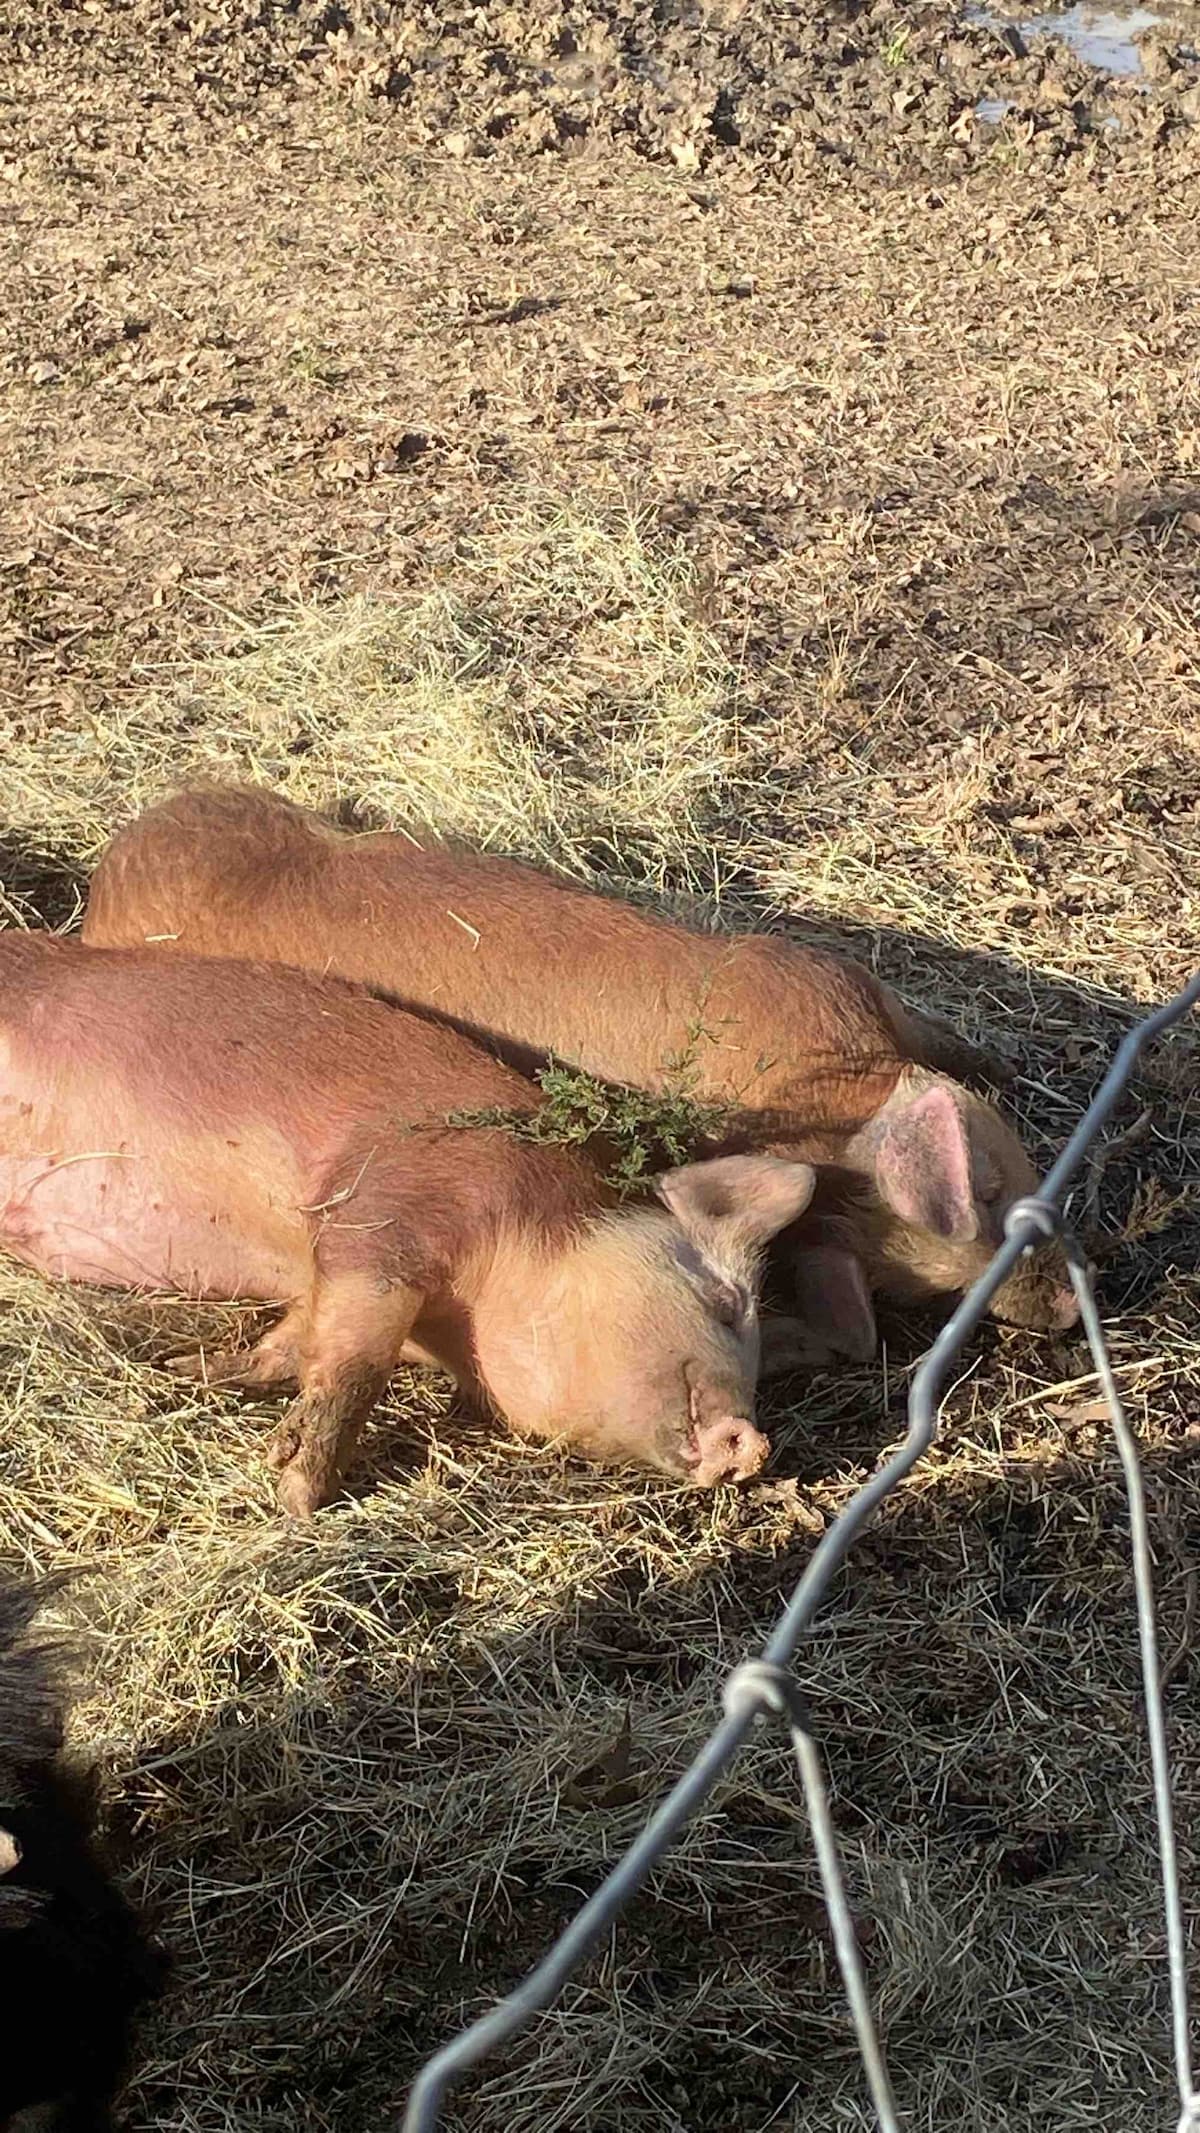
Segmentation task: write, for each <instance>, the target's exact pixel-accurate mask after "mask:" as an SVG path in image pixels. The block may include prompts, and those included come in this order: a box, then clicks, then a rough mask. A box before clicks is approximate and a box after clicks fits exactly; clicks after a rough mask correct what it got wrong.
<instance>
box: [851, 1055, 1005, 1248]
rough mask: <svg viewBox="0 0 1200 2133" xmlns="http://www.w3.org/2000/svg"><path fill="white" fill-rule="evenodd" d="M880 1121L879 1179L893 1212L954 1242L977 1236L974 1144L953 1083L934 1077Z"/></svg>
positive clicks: (878, 1145) (877, 1152)
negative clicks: (972, 1172) (972, 1164)
mask: <svg viewBox="0 0 1200 2133" xmlns="http://www.w3.org/2000/svg"><path fill="white" fill-rule="evenodd" d="M881 1126H882V1131H881V1132H880V1135H879V1139H878V1141H877V1142H876V1147H875V1182H876V1184H877V1185H878V1187H879V1191H880V1195H881V1197H882V1198H883V1199H884V1201H885V1202H886V1203H887V1205H888V1206H889V1207H890V1208H891V1210H892V1213H893V1214H895V1215H899V1217H900V1220H901V1221H902V1222H907V1223H908V1224H909V1225H910V1226H911V1227H912V1228H913V1229H924V1230H930V1231H932V1233H933V1235H934V1236H935V1237H945V1238H946V1239H948V1240H949V1241H951V1242H953V1243H955V1244H966V1243H969V1242H970V1240H971V1239H972V1238H973V1237H976V1236H978V1234H979V1212H978V1209H977V1207H976V1205H975V1194H974V1191H973V1188H972V1182H971V1147H970V1142H969V1140H968V1138H967V1129H966V1124H965V1122H964V1119H963V1115H962V1110H961V1107H960V1105H959V1103H958V1100H957V1097H956V1095H955V1091H954V1089H953V1088H952V1087H951V1085H950V1084H949V1083H948V1082H944V1081H941V1082H934V1083H933V1085H932V1087H930V1088H927V1089H925V1090H923V1091H922V1092H921V1094H920V1095H919V1096H913V1097H910V1098H909V1099H908V1101H907V1102H905V1103H903V1104H901V1105H900V1106H899V1107H898V1109H896V1110H895V1111H893V1112H890V1113H885V1115H884V1118H883V1120H882V1121H881Z"/></svg>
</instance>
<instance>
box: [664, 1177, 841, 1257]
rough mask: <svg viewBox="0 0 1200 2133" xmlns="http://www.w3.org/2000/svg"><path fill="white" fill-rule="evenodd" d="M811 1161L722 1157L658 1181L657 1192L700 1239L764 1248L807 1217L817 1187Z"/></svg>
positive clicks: (695, 1236)
mask: <svg viewBox="0 0 1200 2133" xmlns="http://www.w3.org/2000/svg"><path fill="white" fill-rule="evenodd" d="M816 1182H817V1178H816V1172H815V1171H814V1170H813V1168H812V1165H811V1163H785V1162H783V1161H781V1160H780V1158H779V1157H778V1156H774V1155H722V1156H717V1157H716V1158H715V1160H714V1161H713V1162H711V1163H688V1164H686V1165H685V1166H684V1168H683V1169H682V1170H668V1171H667V1173H666V1175H665V1177H661V1178H659V1179H658V1181H657V1184H658V1192H659V1196H660V1198H661V1199H663V1200H665V1201H666V1203H667V1206H668V1207H669V1208H670V1210H671V1213H672V1214H673V1215H674V1216H675V1217H676V1219H677V1220H678V1221H679V1222H680V1223H681V1224H682V1226H683V1228H684V1229H685V1230H686V1231H687V1233H688V1235H689V1236H690V1237H691V1238H692V1239H693V1241H695V1242H701V1241H702V1242H703V1243H705V1244H708V1245H713V1244H719V1243H720V1241H721V1237H722V1234H723V1233H724V1234H725V1235H727V1236H728V1238H729V1240H730V1242H731V1243H737V1244H740V1245H742V1246H743V1247H746V1246H749V1247H750V1248H751V1249H760V1248H761V1247H762V1246H763V1245H765V1244H769V1243H770V1241H771V1238H772V1237H777V1236H778V1234H779V1232H780V1230H781V1229H786V1228H787V1226H788V1223H789V1222H794V1221H795V1220H796V1217H797V1215H802V1214H803V1213H804V1210H805V1208H806V1207H807V1206H808V1203H809V1201H810V1200H811V1199H812V1196H813V1192H814V1190H815V1188H816Z"/></svg>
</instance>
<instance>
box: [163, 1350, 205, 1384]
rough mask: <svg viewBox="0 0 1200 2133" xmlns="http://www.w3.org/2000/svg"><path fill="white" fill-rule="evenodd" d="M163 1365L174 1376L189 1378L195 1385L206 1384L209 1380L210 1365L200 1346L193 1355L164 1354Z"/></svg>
mask: <svg viewBox="0 0 1200 2133" xmlns="http://www.w3.org/2000/svg"><path fill="white" fill-rule="evenodd" d="M161 1367H162V1368H163V1369H164V1370H167V1371H169V1372H170V1374H171V1376H172V1377H173V1378H187V1379H188V1381H189V1382H190V1383H191V1384H193V1385H206V1384H207V1383H208V1382H209V1378H208V1365H207V1363H206V1362H205V1358H204V1352H203V1350H202V1349H200V1348H197V1349H196V1351H195V1353H194V1354H192V1355H168V1356H164V1358H163V1361H162V1366H161Z"/></svg>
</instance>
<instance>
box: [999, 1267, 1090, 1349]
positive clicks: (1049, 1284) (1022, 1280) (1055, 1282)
mask: <svg viewBox="0 0 1200 2133" xmlns="http://www.w3.org/2000/svg"><path fill="white" fill-rule="evenodd" d="M1064 1274H1065V1265H1064V1268H1063V1271H1062V1272H1060V1271H1059V1268H1058V1267H1054V1268H1053V1269H1052V1270H1051V1271H1049V1272H1039V1271H1038V1270H1037V1269H1036V1267H1035V1268H1031V1269H1030V1270H1029V1271H1026V1270H1025V1269H1023V1268H1019V1269H1018V1270H1017V1272H1016V1273H1015V1274H1013V1276H1012V1277H1011V1279H1010V1280H1008V1281H1006V1282H1005V1284H1004V1286H1003V1288H1002V1289H1000V1290H999V1291H998V1292H997V1294H996V1297H995V1299H994V1301H993V1303H992V1315H993V1317H995V1318H998V1319H999V1320H1000V1322H1001V1324H1002V1325H1007V1326H1023V1327H1025V1328H1026V1329H1027V1330H1028V1331H1030V1332H1035V1333H1065V1332H1067V1331H1069V1329H1070V1328H1071V1327H1072V1326H1074V1325H1077V1324H1078V1323H1079V1304H1078V1302H1077V1301H1076V1296H1075V1291H1074V1289H1073V1288H1072V1287H1071V1284H1070V1282H1069V1281H1067V1280H1066V1279H1064Z"/></svg>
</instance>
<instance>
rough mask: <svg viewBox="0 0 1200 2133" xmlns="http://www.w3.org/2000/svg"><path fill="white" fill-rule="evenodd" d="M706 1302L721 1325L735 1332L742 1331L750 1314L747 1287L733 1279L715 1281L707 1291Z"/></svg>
mask: <svg viewBox="0 0 1200 2133" xmlns="http://www.w3.org/2000/svg"><path fill="white" fill-rule="evenodd" d="M705 1302H706V1303H707V1304H708V1305H709V1307H710V1309H711V1311H712V1313H713V1316H714V1317H715V1318H716V1319H717V1321H718V1323H719V1324H720V1325H722V1326H728V1327H730V1329H731V1330H732V1331H733V1332H734V1333H740V1332H741V1330H742V1328H743V1327H744V1325H745V1323H746V1320H747V1318H748V1317H749V1315H750V1298H749V1296H748V1295H747V1293H746V1291H745V1289H741V1288H739V1287H738V1285H737V1283H736V1282H733V1281H720V1282H714V1283H713V1285H712V1287H711V1288H708V1289H706V1291H705Z"/></svg>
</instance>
